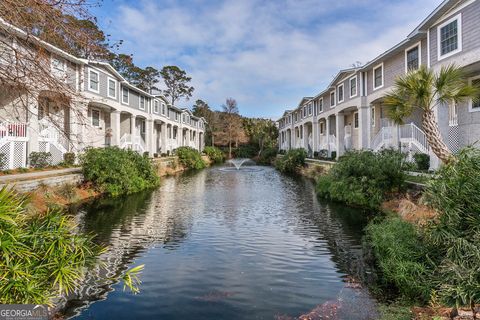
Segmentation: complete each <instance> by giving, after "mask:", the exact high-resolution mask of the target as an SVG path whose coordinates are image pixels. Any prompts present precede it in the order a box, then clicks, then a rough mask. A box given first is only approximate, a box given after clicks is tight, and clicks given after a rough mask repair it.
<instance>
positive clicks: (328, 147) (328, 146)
mask: <svg viewBox="0 0 480 320" xmlns="http://www.w3.org/2000/svg"><path fill="white" fill-rule="evenodd" d="M326 120H327V121H326V123H325V136H326V137H327V155H328V156H329V157H330V156H331V154H332V153H331V151H332V150H330V117H327V118H326Z"/></svg>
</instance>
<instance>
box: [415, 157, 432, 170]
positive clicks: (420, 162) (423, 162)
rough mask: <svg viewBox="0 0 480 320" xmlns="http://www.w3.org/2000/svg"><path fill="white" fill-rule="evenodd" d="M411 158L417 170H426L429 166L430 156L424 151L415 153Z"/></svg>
mask: <svg viewBox="0 0 480 320" xmlns="http://www.w3.org/2000/svg"><path fill="white" fill-rule="evenodd" d="M413 160H414V161H415V164H416V166H417V169H418V170H421V171H427V170H428V169H429V168H430V156H429V155H428V154H426V153H415V154H414V155H413Z"/></svg>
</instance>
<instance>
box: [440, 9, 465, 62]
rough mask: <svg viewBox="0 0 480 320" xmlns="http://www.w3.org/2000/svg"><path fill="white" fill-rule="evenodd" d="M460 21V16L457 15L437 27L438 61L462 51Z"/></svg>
mask: <svg viewBox="0 0 480 320" xmlns="http://www.w3.org/2000/svg"><path fill="white" fill-rule="evenodd" d="M461 20H462V19H461V15H460V14H459V15H457V16H455V17H453V18H451V19H449V20H447V21H445V22H444V23H442V24H441V25H439V26H438V29H437V42H438V43H437V45H438V59H439V60H440V59H443V58H446V57H449V56H451V55H453V54H455V53H457V52H459V51H462V21H461Z"/></svg>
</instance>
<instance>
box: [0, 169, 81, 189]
mask: <svg viewBox="0 0 480 320" xmlns="http://www.w3.org/2000/svg"><path fill="white" fill-rule="evenodd" d="M80 172H82V168H80V167H78V168H65V169H52V170H45V171H33V172H26V173H17V174H7V175H4V176H0V185H3V184H10V183H15V182H18V181H26V180H36V179H41V178H48V177H58V176H63V175H68V174H74V173H80Z"/></svg>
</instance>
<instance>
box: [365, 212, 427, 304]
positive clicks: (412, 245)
mask: <svg viewBox="0 0 480 320" xmlns="http://www.w3.org/2000/svg"><path fill="white" fill-rule="evenodd" d="M366 239H367V241H368V243H369V244H370V246H371V247H372V249H373V253H374V256H375V258H376V260H377V264H378V266H379V268H380V270H381V276H382V277H381V285H382V287H384V288H390V289H395V290H396V291H398V293H399V294H400V295H401V297H402V298H403V299H406V300H410V301H414V302H418V301H421V302H422V303H424V302H427V301H428V300H429V298H430V292H431V289H432V270H433V265H432V264H431V263H430V262H429V261H428V259H427V258H426V257H427V255H428V248H427V246H426V244H425V243H424V241H423V239H422V238H421V234H420V233H419V231H418V230H417V229H416V227H415V226H414V225H412V224H410V223H408V222H406V221H403V220H402V219H401V218H400V217H387V218H386V219H384V220H382V221H379V220H375V221H374V222H371V223H370V224H369V225H368V226H367V229H366Z"/></svg>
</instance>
